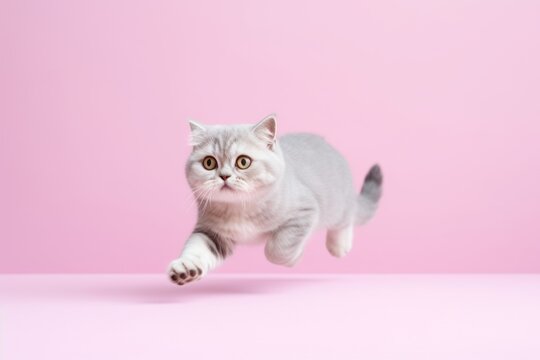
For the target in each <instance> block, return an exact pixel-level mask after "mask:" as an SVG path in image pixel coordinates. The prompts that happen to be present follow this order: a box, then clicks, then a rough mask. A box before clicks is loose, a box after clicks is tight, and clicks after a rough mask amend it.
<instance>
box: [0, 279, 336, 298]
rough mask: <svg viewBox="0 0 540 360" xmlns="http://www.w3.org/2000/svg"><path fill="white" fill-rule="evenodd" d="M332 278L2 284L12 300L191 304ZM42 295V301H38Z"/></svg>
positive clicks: (280, 291) (18, 281) (12, 281)
mask: <svg viewBox="0 0 540 360" xmlns="http://www.w3.org/2000/svg"><path fill="white" fill-rule="evenodd" d="M326 281H328V279H325V278H317V277H305V278H304V277H290V278H287V277H286V276H276V277H272V276H262V277H254V276H251V277H241V276H233V277H229V276H219V275H218V276H209V277H207V278H205V279H202V280H200V281H196V282H193V283H189V284H187V285H183V286H179V285H176V284H173V283H172V282H170V280H169V279H168V278H167V276H159V275H60V276H54V275H53V276H36V277H31V276H21V277H12V278H11V279H10V280H9V281H8V282H4V283H2V284H0V285H1V286H0V287H1V288H2V289H3V292H4V295H7V296H6V297H4V300H6V301H8V302H16V303H26V302H34V301H40V302H55V303H61V302H62V301H70V302H120V303H148V304H166V303H188V302H195V301H209V300H213V299H215V298H216V297H219V298H222V297H234V296H236V297H238V296H262V295H264V296H268V295H274V294H283V293H285V294H287V293H291V294H292V293H294V292H296V291H301V289H304V288H305V287H308V286H310V287H311V286H320V285H322V283H324V282H326ZM38 299H39V300H38Z"/></svg>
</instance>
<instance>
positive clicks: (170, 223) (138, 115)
mask: <svg viewBox="0 0 540 360" xmlns="http://www.w3.org/2000/svg"><path fill="white" fill-rule="evenodd" d="M539 4H540V3H538V2H534V1H510V0H506V1H497V2H490V1H481V0H473V1H470V0H458V1H436V2H433V1H427V0H425V1H326V2H324V1H283V0H280V1H212V2H208V1H118V0H115V1H109V0H108V1H103V0H102V1H90V2H89V1H67V0H61V1H45V2H44V1H37V0H30V1H29V0H26V1H25V0H23V1H20V0H17V1H14V0H3V1H2V2H1V3H0V44H1V48H0V49H1V54H2V55H1V59H0V65H1V66H0V101H1V106H0V122H1V123H0V126H1V128H0V130H1V131H0V139H1V141H0V170H1V177H0V241H1V248H0V271H1V272H24V273H28V272H53V273H54V272H160V271H163V270H164V269H165V267H166V265H167V264H168V262H169V261H170V260H172V259H173V257H175V256H176V255H177V254H178V252H179V250H180V248H181V246H182V243H183V241H184V239H185V238H186V236H187V235H188V234H189V232H190V230H191V228H192V226H193V224H194V220H195V208H194V206H192V205H190V202H191V200H190V193H189V190H188V187H187V185H186V181H185V179H184V174H183V163H184V160H185V159H186V157H187V155H188V153H189V150H190V149H189V147H188V146H187V145H186V143H187V136H188V131H187V129H188V127H187V124H186V119H188V118H194V119H197V120H199V121H201V122H207V123H212V122H223V123H233V122H241V123H246V122H255V121H258V120H259V119H261V118H262V117H263V116H265V115H267V114H268V113H270V112H276V113H277V114H278V116H279V131H280V132H281V133H287V132H292V131H309V132H314V133H319V134H323V135H324V136H325V137H326V138H327V139H328V141H330V142H331V143H332V144H334V145H335V146H337V147H338V148H339V149H340V150H341V151H342V152H343V154H344V155H345V156H346V157H347V158H348V159H349V161H350V164H351V166H352V168H353V171H354V175H355V178H356V182H357V184H358V187H359V186H360V184H361V179H362V177H363V175H364V173H365V172H366V171H367V169H368V167H369V166H370V165H371V164H373V163H375V162H378V163H380V164H381V165H382V168H383V170H384V173H385V194H384V198H383V200H382V204H381V208H380V212H379V213H378V214H377V216H376V218H375V219H374V220H373V221H372V222H371V223H370V224H369V225H368V226H366V227H364V228H360V229H358V230H357V231H356V243H355V247H354V250H353V252H352V253H351V254H350V255H349V256H348V257H347V258H345V259H342V260H336V259H334V258H332V257H330V256H329V255H328V254H327V252H326V250H325V249H324V245H323V233H317V234H316V235H315V236H314V237H313V239H312V241H311V243H310V245H309V246H308V248H307V250H306V254H305V256H304V259H303V261H302V262H301V263H300V264H299V265H298V266H297V267H295V268H294V269H282V268H280V267H277V266H274V265H271V264H269V263H267V262H266V261H265V259H264V255H263V251H262V248H261V247H249V248H243V249H240V250H239V251H238V252H237V253H236V254H235V256H233V257H232V258H231V259H230V260H229V261H228V262H227V263H226V264H225V265H224V266H223V267H222V268H221V269H220V270H219V271H222V272H284V271H285V272H332V273H347V272H538V271H540V261H539V260H540V224H539V223H540V222H539V213H540V187H539V184H540V171H539V170H540V168H539V164H540V151H539V145H538V142H539V140H540V124H539V120H540V66H539V64H540V15H539V14H540V5H539Z"/></svg>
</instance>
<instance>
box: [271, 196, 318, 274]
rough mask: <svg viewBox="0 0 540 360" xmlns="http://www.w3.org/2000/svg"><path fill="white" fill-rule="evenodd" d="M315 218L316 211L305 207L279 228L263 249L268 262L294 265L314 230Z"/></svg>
mask: <svg viewBox="0 0 540 360" xmlns="http://www.w3.org/2000/svg"><path fill="white" fill-rule="evenodd" d="M316 218H317V210H316V209H315V208H311V207H305V208H301V209H299V210H298V213H297V214H296V216H295V217H293V218H291V219H290V220H288V221H287V222H286V223H284V224H283V225H282V226H280V227H279V228H278V229H277V230H276V231H275V232H274V233H273V234H272V237H271V238H270V239H269V240H268V241H267V242H266V245H265V247H264V254H265V255H266V258H267V259H268V261H270V262H272V263H274V264H277V265H284V266H293V265H295V264H296V263H297V262H298V260H300V258H301V257H302V254H303V253H304V247H305V245H306V240H307V239H308V237H309V235H311V233H312V231H313V229H314V228H315V221H316Z"/></svg>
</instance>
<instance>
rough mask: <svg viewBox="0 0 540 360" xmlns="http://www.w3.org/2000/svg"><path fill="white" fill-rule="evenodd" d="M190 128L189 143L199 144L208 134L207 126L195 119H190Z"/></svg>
mask: <svg viewBox="0 0 540 360" xmlns="http://www.w3.org/2000/svg"><path fill="white" fill-rule="evenodd" d="M189 128H190V129H191V135H190V137H189V145H191V146H197V145H199V144H200V143H202V142H203V140H204V137H205V134H206V128H205V127H204V126H203V125H202V124H199V123H198V122H196V121H194V120H189Z"/></svg>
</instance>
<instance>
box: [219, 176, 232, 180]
mask: <svg viewBox="0 0 540 360" xmlns="http://www.w3.org/2000/svg"><path fill="white" fill-rule="evenodd" d="M219 177H220V178H222V179H223V181H227V179H228V178H230V177H231V176H230V175H219Z"/></svg>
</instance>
